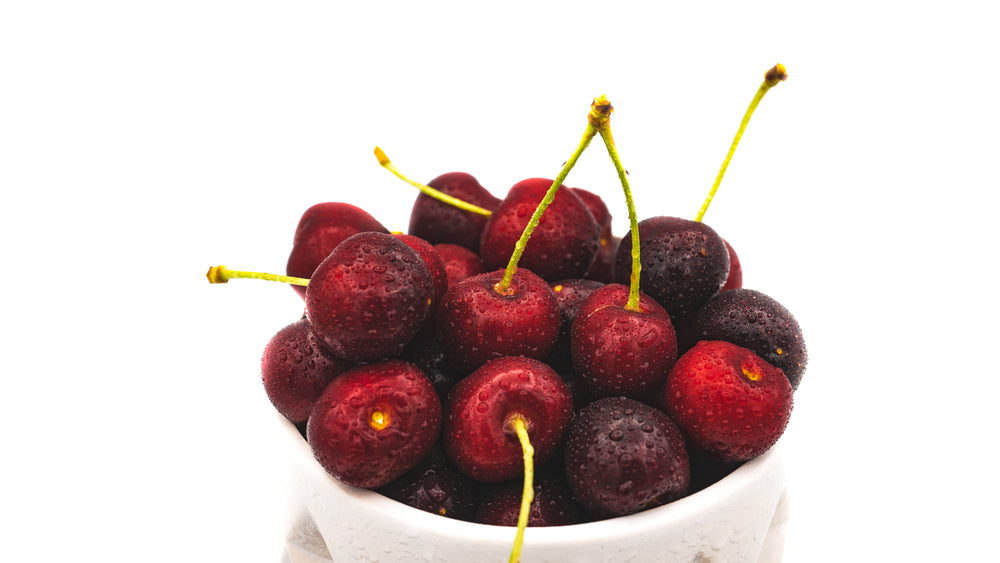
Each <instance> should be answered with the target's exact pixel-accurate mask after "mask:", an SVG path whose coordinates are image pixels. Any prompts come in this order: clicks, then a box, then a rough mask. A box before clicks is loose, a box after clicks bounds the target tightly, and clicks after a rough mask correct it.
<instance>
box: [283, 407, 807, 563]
mask: <svg viewBox="0 0 1000 563" xmlns="http://www.w3.org/2000/svg"><path fill="white" fill-rule="evenodd" d="M279 418H280V420H281V425H282V431H283V435H284V437H285V439H286V440H285V441H286V443H287V446H288V447H287V453H288V455H289V457H290V458H291V460H292V471H291V482H290V483H289V490H288V499H289V503H290V506H289V508H290V512H289V521H288V533H287V536H286V547H287V553H286V561H291V563H319V562H328V561H331V560H332V561H338V562H340V561H378V562H380V563H390V562H406V563H412V562H415V561H427V562H435V563H438V562H441V563H444V562H455V563H469V562H491V561H496V562H505V561H507V560H508V558H509V556H510V549H511V545H512V544H513V541H514V533H515V529H514V528H510V527H499V526H486V525H481V524H472V523H469V522H462V521H459V520H453V519H450V518H445V517H443V516H438V515H436V514H431V513H428V512H424V511H421V510H418V509H415V508H411V507H409V506H406V505H404V504H401V503H398V502H396V501H394V500H391V499H388V498H386V497H383V496H382V495H380V494H378V493H375V492H372V491H368V490H364V489H358V488H355V487H351V486H348V485H344V484H342V483H340V482H338V481H337V480H335V479H334V478H332V477H331V476H330V475H328V474H327V473H326V471H325V470H324V469H323V468H322V467H321V466H320V465H319V464H318V463H317V462H316V461H315V460H314V459H313V455H312V451H311V449H310V448H309V445H308V444H307V443H306V442H305V440H303V438H302V436H301V435H300V434H299V433H298V431H297V430H296V429H295V427H294V426H293V425H292V424H290V423H289V422H288V421H286V420H285V419H284V418H281V417H280V416H279ZM780 449H781V443H780V442H779V443H778V444H777V445H775V446H774V447H773V448H772V449H771V450H770V451H768V452H767V453H766V454H764V455H762V456H760V457H758V458H756V459H753V460H751V461H749V462H747V463H745V464H743V465H742V466H740V468H739V469H737V470H736V471H734V472H733V473H731V474H730V475H728V476H727V477H725V478H723V479H722V480H721V481H719V482H718V483H716V484H714V485H712V486H710V487H708V488H707V489H704V490H702V491H699V492H697V493H695V494H693V495H690V496H688V497H685V498H682V499H680V500H677V501H674V502H672V503H670V504H668V505H665V506H661V507H658V508H654V509H651V510H647V511H644V512H641V513H638V514H633V515H630V516H624V517H619V518H614V519H610V520H604V521H601V522H592V523H587V524H577V525H573V526H558V527H546V528H528V529H527V530H525V534H524V548H523V551H522V556H521V561H523V562H524V563H532V562H543V561H551V562H558V563H568V562H589V561H607V562H616V563H617V562H624V561H627V562H630V563H639V562H657V563H664V562H670V561H683V562H698V563H702V562H709V561H714V562H726V563H729V562H738V561H751V562H752V561H762V562H772V561H780V560H781V554H782V551H783V550H784V536H785V523H786V522H787V520H788V503H787V494H786V492H785V471H784V466H783V464H782V462H781V452H780Z"/></svg>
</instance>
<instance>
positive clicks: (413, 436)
mask: <svg viewBox="0 0 1000 563" xmlns="http://www.w3.org/2000/svg"><path fill="white" fill-rule="evenodd" d="M440 428H441V403H440V401H439V399H438V396H437V393H436V392H435V391H434V387H433V386H432V385H431V382H430V380H428V379H427V376H426V375H424V374H423V372H421V371H420V370H419V369H417V367H415V366H414V365H412V364H409V363H407V362H404V361H401V360H388V361H385V362H377V363H373V364H368V365H363V366H358V367H355V368H352V369H350V370H348V371H346V372H344V373H343V374H341V375H340V376H339V377H337V378H335V379H334V380H333V381H331V382H330V384H329V385H328V386H327V388H326V390H325V391H323V394H322V395H321V396H320V398H319V400H318V401H317V402H316V407H315V408H314V409H313V412H312V415H311V416H310V417H309V422H308V424H307V427H306V434H307V436H308V440H309V444H310V446H311V447H312V450H313V454H314V455H315V457H316V460H317V461H318V462H319V463H320V465H322V466H323V467H324V468H325V469H326V470H327V471H328V472H329V473H330V474H331V475H332V476H334V477H335V478H337V479H339V480H340V481H342V482H344V483H347V484H349V485H354V486H355V487H362V488H376V487H381V486H383V485H386V484H388V483H389V482H391V481H393V480H394V479H396V478H397V477H399V476H400V475H402V474H404V473H406V472H407V471H408V470H410V469H411V468H413V467H414V466H416V465H417V464H418V463H419V462H420V461H421V460H423V459H424V458H425V457H426V456H427V455H428V454H429V452H430V451H431V448H432V447H433V446H434V443H435V441H437V439H438V436H439V432H440Z"/></svg>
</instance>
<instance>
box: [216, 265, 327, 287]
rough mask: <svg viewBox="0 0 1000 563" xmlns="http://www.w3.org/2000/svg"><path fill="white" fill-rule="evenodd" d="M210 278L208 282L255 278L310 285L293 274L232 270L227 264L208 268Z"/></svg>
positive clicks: (304, 279) (306, 280)
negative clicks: (283, 274)
mask: <svg viewBox="0 0 1000 563" xmlns="http://www.w3.org/2000/svg"><path fill="white" fill-rule="evenodd" d="M205 277H207V278H208V283H228V282H229V280H235V279H254V280H267V281H275V282H281V283H290V284H292V285H301V286H308V285H309V280H308V279H306V278H296V277H293V276H282V275H279V274H266V273H264V272H246V271H242V270H230V269H229V268H227V267H225V266H213V267H211V268H209V269H208V273H207V274H205Z"/></svg>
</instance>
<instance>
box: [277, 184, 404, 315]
mask: <svg viewBox="0 0 1000 563" xmlns="http://www.w3.org/2000/svg"><path fill="white" fill-rule="evenodd" d="M365 231H374V232H379V233H388V232H389V230H388V229H386V228H385V227H384V226H382V223H379V222H378V220H377V219H375V218H374V217H372V216H371V215H370V214H369V213H368V212H367V211H365V210H363V209H361V208H360V207H357V206H354V205H351V204H349V203H340V202H328V203H318V204H316V205H314V206H312V207H310V208H309V209H307V210H306V211H305V213H303V214H302V218H301V219H299V224H298V226H296V227H295V237H294V238H293V240H292V251H291V253H290V254H289V256H288V264H287V266H286V269H285V272H286V273H287V274H288V275H289V276H294V277H297V278H309V277H312V274H313V272H314V271H315V270H316V267H317V266H319V263H320V262H322V261H323V260H324V259H325V258H326V257H327V255H328V254H330V252H332V251H333V249H334V248H336V247H337V245H338V244H340V243H341V241H343V240H344V239H346V238H347V237H349V236H351V235H354V234H357V233H361V232H365ZM292 289H294V290H295V292H296V293H298V294H299V296H300V297H302V298H303V299H305V295H306V289H305V287H302V286H298V285H293V286H292Z"/></svg>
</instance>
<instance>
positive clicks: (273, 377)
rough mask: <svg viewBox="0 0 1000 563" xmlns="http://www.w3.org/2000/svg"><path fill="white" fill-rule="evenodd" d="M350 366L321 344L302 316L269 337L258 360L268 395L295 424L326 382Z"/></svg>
mask: <svg viewBox="0 0 1000 563" xmlns="http://www.w3.org/2000/svg"><path fill="white" fill-rule="evenodd" d="M349 367H350V365H349V364H348V363H347V362H345V361H343V360H340V359H338V358H336V357H334V356H332V355H330V354H329V353H327V352H326V351H325V350H324V349H323V347H322V346H320V344H319V342H318V341H317V340H316V336H315V335H314V334H313V332H312V329H311V328H310V326H309V321H307V320H305V319H299V320H298V321H295V322H294V323H292V324H290V325H288V326H286V327H285V328H283V329H281V330H279V331H278V332H277V333H276V334H275V335H274V336H273V337H271V340H270V341H268V343H267V346H266V347H265V348H264V355H263V357H262V358H261V361H260V372H261V380H262V381H263V383H264V391H265V392H266V393H267V397H268V399H270V400H271V404H273V405H274V408H275V409H276V410H277V411H278V412H279V413H281V414H282V415H283V416H284V417H285V418H287V419H288V420H290V421H291V422H293V423H295V424H301V423H303V422H305V421H306V420H307V419H308V418H309V414H310V413H311V412H312V409H313V406H314V405H315V404H316V400H317V399H318V398H319V396H320V394H322V392H323V389H325V388H326V385H327V384H328V383H329V382H330V381H331V380H332V379H333V378H334V377H336V376H337V375H338V374H339V373H341V372H343V371H344V370H346V369H348V368H349Z"/></svg>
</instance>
